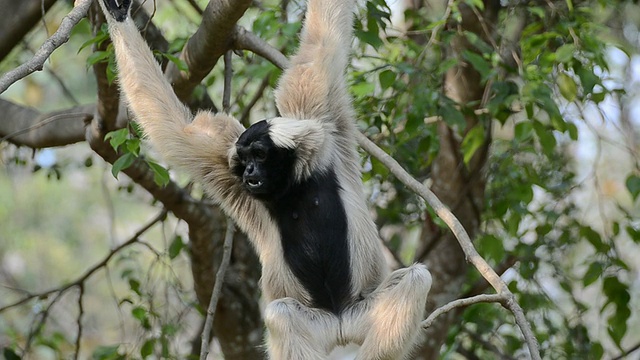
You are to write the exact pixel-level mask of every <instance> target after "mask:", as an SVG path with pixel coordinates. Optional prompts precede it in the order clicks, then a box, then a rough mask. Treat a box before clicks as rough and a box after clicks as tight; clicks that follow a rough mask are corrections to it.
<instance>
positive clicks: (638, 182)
mask: <svg viewBox="0 0 640 360" xmlns="http://www.w3.org/2000/svg"><path fill="white" fill-rule="evenodd" d="M625 184H626V185H627V190H629V193H631V197H632V198H633V201H635V200H636V199H637V198H638V195H640V177H638V176H637V175H629V177H627V181H626V182H625Z"/></svg>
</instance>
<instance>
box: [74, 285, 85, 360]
mask: <svg viewBox="0 0 640 360" xmlns="http://www.w3.org/2000/svg"><path fill="white" fill-rule="evenodd" d="M83 297H84V283H80V285H78V320H77V324H78V335H77V336H76V349H75V351H74V353H73V358H74V359H75V360H78V356H79V355H80V341H81V340H82V316H83V315H84V306H83V305H82V299H83Z"/></svg>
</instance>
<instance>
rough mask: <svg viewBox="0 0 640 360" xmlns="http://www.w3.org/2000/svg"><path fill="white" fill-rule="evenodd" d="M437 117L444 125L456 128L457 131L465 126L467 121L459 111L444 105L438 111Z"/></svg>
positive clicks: (450, 105)
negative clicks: (438, 116) (439, 117)
mask: <svg viewBox="0 0 640 360" xmlns="http://www.w3.org/2000/svg"><path fill="white" fill-rule="evenodd" d="M438 115H440V116H441V117H442V119H443V120H444V122H445V123H447V125H449V126H450V127H453V128H455V127H457V129H458V130H460V129H464V128H465V127H466V126H467V121H466V120H465V118H464V115H462V112H460V110H458V109H456V107H455V106H453V105H452V104H448V103H447V104H444V105H443V106H442V107H441V108H440V109H439V111H438Z"/></svg>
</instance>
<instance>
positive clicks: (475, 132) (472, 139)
mask: <svg viewBox="0 0 640 360" xmlns="http://www.w3.org/2000/svg"><path fill="white" fill-rule="evenodd" d="M483 144H484V127H483V126H482V125H480V124H477V125H476V126H474V127H473V128H472V129H471V130H469V132H468V133H467V135H466V136H465V137H464V139H463V140H462V144H461V145H460V147H461V150H462V154H463V159H464V163H465V164H467V165H469V161H471V158H472V157H473V155H474V154H475V153H476V151H477V150H478V149H479V148H480V147H482V145H483Z"/></svg>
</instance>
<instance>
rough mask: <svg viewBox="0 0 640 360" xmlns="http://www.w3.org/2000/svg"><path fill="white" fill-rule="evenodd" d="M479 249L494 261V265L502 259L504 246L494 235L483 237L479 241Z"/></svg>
mask: <svg viewBox="0 0 640 360" xmlns="http://www.w3.org/2000/svg"><path fill="white" fill-rule="evenodd" d="M480 247H481V249H482V252H483V254H484V255H486V256H487V257H488V258H490V259H492V260H494V261H495V262H496V263H498V262H500V261H502V259H504V255H505V250H504V244H503V243H502V241H501V240H500V239H498V238H497V237H495V236H494V235H490V234H489V235H485V236H483V237H482V238H481V239H480Z"/></svg>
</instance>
